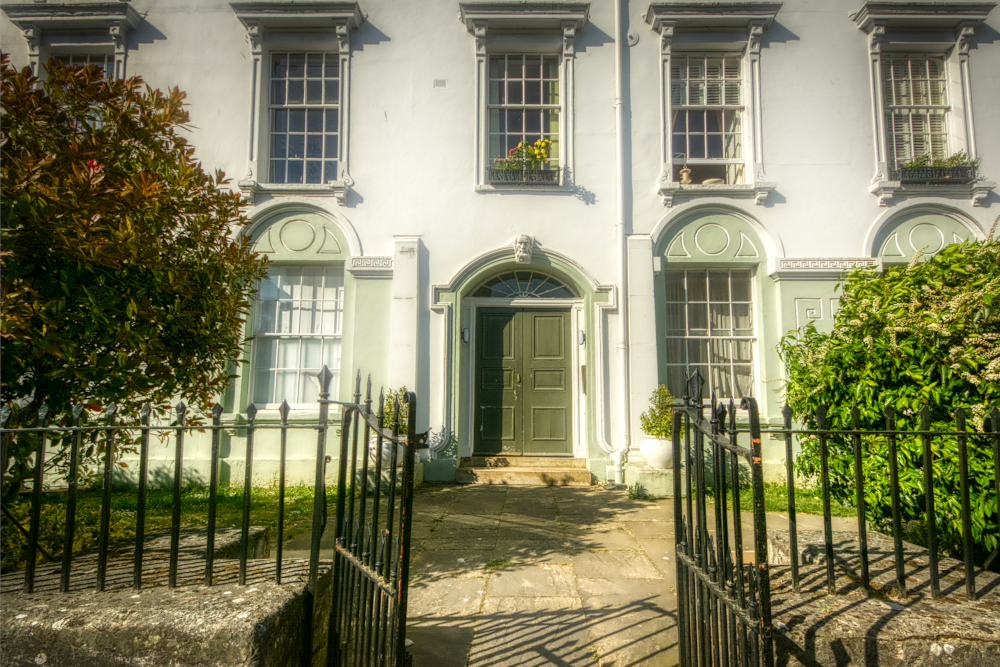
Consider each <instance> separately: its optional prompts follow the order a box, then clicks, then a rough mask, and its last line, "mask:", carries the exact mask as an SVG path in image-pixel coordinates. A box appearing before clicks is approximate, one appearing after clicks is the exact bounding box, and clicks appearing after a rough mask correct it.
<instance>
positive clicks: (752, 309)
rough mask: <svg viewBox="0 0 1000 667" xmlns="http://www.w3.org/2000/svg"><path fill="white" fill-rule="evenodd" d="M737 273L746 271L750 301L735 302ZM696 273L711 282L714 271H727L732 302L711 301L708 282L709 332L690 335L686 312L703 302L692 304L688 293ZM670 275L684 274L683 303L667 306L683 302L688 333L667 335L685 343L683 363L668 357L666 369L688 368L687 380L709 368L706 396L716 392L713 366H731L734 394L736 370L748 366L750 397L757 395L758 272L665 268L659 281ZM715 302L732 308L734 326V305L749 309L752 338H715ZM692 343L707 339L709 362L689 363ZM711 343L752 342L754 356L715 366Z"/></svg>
mask: <svg viewBox="0 0 1000 667" xmlns="http://www.w3.org/2000/svg"><path fill="white" fill-rule="evenodd" d="M734 271H739V272H744V273H747V274H748V285H747V288H748V290H749V294H750V300H749V301H734V300H733V298H732V274H733V272H734ZM694 272H704V273H705V275H706V278H705V279H706V281H709V280H710V279H709V274H711V273H713V272H715V273H721V272H726V273H727V274H728V276H729V299H728V301H726V302H721V301H715V302H713V301H712V300H711V295H710V284H709V283H708V282H706V285H705V301H704V303H705V307H706V315H707V320H706V329H705V331H706V333H705V334H692V333H691V323H690V321H689V319H688V312H687V311H688V305H689V304H691V303H702V302H701V301H695V302H692V301H691V299H690V294H689V290H688V274H689V273H694ZM669 273H681V274H683V276H684V301H683V302H679V301H665V302H664V303H665V304H667V303H673V304H680V303H683V305H684V310H685V315H684V331H685V334H684V335H683V336H679V335H673V334H667V335H666V336H665V338H666V339H667V340H680V341H683V346H684V361H683V362H676V361H672V360H670V359H669V358H668V359H667V361H666V363H665V366H666V367H668V368H669V367H671V366H673V367H680V366H683V367H684V368H685V377H690V375H691V372H692V367H695V366H704V367H706V368H708V377H705V378H702V379H703V380H704V383H705V384H704V386H705V387H706V388H707V395H708V396H711V395H712V393H713V392H714V391H715V390H716V388H715V384H714V381H713V378H712V367H713V366H714V367H719V366H724V365H725V366H728V370H727V373H728V374H729V381H730V386H731V387H733V393H735V391H736V389H735V385H736V382H735V380H736V373H735V368H736V366H745V367H748V368H749V369H750V379H749V386H750V392H751V394H750V395H751V396H753V395H754V394H755V390H756V388H757V369H758V364H759V358H758V357H759V346H758V345H757V338H758V337H757V326H756V324H757V322H756V320H757V310H756V303H755V298H754V297H755V296H756V288H755V287H756V286H755V284H754V278H755V276H754V273H755V272H754V270H753V269H752V268H750V267H746V268H743V267H732V266H723V267H719V266H710V267H684V268H674V269H664V271H663V276H662V277H661V278H660V279H661V280H663V281H664V282H665V281H666V279H667V275H668V274H669ZM713 303H715V304H719V303H727V304H728V305H729V308H730V321H731V323H732V320H733V315H732V306H733V305H734V304H739V305H745V306H748V307H749V308H748V312H749V317H750V331H751V333H750V335H735V334H731V335H728V336H714V335H712V314H711V304H713ZM666 324H667V323H666V322H664V330H665V331H666V330H668V329H666ZM729 330H730V331H731V332H733V331H735V328H734V327H732V326H730V328H729ZM692 340H704V341H708V342H709V351H708V354H709V359H708V360H707V361H705V362H704V363H697V362H695V363H692V362H691V361H690V346H689V345H688V343H689V341H692ZM712 341H729V342H730V343H732V342H747V343H749V344H750V357H751V358H750V361H749V362H748V363H739V364H738V363H736V362H735V361H733V359H732V355H730V360H729V362H728V363H727V364H718V363H712V361H711V354H712V351H711V343H712ZM716 398H718V399H720V400H723V399H730V398H733V399H739V398H742V396H727V395H723V394H721V393H719V394H717V395H716Z"/></svg>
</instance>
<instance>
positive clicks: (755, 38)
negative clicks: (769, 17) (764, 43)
mask: <svg viewBox="0 0 1000 667" xmlns="http://www.w3.org/2000/svg"><path fill="white" fill-rule="evenodd" d="M747 33H748V37H747V53H755V54H760V38H761V37H763V36H764V23H763V22H762V21H760V20H755V21H754V22H753V23H752V24H751V25H750V27H749V28H748V29H747Z"/></svg>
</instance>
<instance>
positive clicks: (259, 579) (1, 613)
mask: <svg viewBox="0 0 1000 667" xmlns="http://www.w3.org/2000/svg"><path fill="white" fill-rule="evenodd" d="M169 544H170V541H169V536H164V535H162V534H158V535H153V536H150V538H149V539H147V541H146V548H145V549H144V561H143V588H142V589H141V590H140V591H135V590H133V589H132V573H133V560H132V555H131V549H130V548H129V546H128V545H126V544H122V545H119V546H118V547H117V548H115V549H113V550H112V552H111V559H110V560H109V562H108V573H107V590H105V591H103V592H97V591H96V590H95V584H96V569H97V567H96V566H97V562H96V556H95V555H93V554H88V555H84V556H81V557H80V558H78V559H75V560H74V563H73V578H72V579H71V586H70V592H68V593H60V592H59V567H60V566H59V565H58V564H48V565H41V566H39V568H38V570H37V571H36V592H35V593H33V594H26V593H23V592H22V591H21V590H20V589H21V587H22V579H21V577H19V576H18V574H19V573H17V572H15V573H13V574H11V575H5V576H4V578H3V581H2V593H0V595H2V604H0V642H2V652H0V665H2V667H8V666H10V667H14V666H19V665H31V666H35V665H42V664H49V665H74V666H80V667H88V666H91V665H94V666H96V665H123V666H130V667H131V666H134V667H147V666H149V667H152V666H154V665H155V666H157V667H160V666H169V667H188V666H192V667H193V666H194V665H214V666H218V667H236V666H237V665H239V666H254V667H256V666H261V667H263V666H265V665H266V666H268V667H270V666H272V665H276V666H278V667H285V666H286V665H287V666H288V667H291V666H293V665H295V666H298V665H301V664H302V650H303V646H304V644H303V639H304V638H306V637H309V636H310V635H311V636H312V649H311V650H312V660H311V663H312V664H313V665H316V666H319V665H325V664H326V646H327V627H328V624H329V610H330V601H331V595H332V570H331V567H330V565H331V563H330V561H321V562H320V577H319V579H318V586H317V589H318V590H317V591H316V595H315V599H314V602H313V605H314V608H315V610H316V613H315V614H311V612H310V604H309V600H310V598H311V597H312V596H311V595H310V594H309V591H308V590H307V582H308V574H309V561H308V560H305V559H290V560H285V561H283V564H282V583H281V584H276V583H275V581H274V580H275V566H276V565H275V562H274V560H273V559H270V558H267V556H268V554H269V553H270V547H269V543H268V534H267V530H266V529H264V528H260V527H254V528H252V529H251V537H250V543H249V555H250V560H249V561H248V567H247V585H246V586H240V585H238V584H237V581H238V576H239V561H238V560H235V557H236V556H237V555H238V548H239V530H237V529H227V530H220V531H219V532H218V533H217V536H216V544H217V548H216V555H215V558H216V560H215V563H214V568H213V577H214V582H215V585H214V586H212V587H208V586H205V585H204V572H205V550H204V545H205V531H204V530H189V531H185V533H183V534H182V540H181V556H180V558H179V561H178V574H177V577H178V587H177V588H174V589H170V588H168V587H167V585H166V584H167V574H168V563H169ZM310 615H311V616H312V618H311V619H310ZM310 628H311V629H312V632H309V629H310Z"/></svg>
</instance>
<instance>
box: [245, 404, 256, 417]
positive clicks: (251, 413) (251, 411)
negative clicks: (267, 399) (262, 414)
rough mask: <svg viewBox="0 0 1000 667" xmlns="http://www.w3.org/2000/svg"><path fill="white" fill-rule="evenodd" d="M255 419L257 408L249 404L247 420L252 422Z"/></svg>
mask: <svg viewBox="0 0 1000 667" xmlns="http://www.w3.org/2000/svg"><path fill="white" fill-rule="evenodd" d="M256 417H257V406H256V405H254V404H253V403H251V404H250V405H248V406H247V419H249V420H250V421H253V420H254V419H255V418H256Z"/></svg>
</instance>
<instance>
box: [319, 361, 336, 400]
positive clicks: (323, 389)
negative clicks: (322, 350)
mask: <svg viewBox="0 0 1000 667" xmlns="http://www.w3.org/2000/svg"><path fill="white" fill-rule="evenodd" d="M317 377H319V394H320V398H323V397H324V396H329V395H330V382H331V381H332V380H333V373H331V372H330V367H329V366H327V365H326V364H324V365H323V370H321V371H320V372H319V375H318V376H317Z"/></svg>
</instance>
